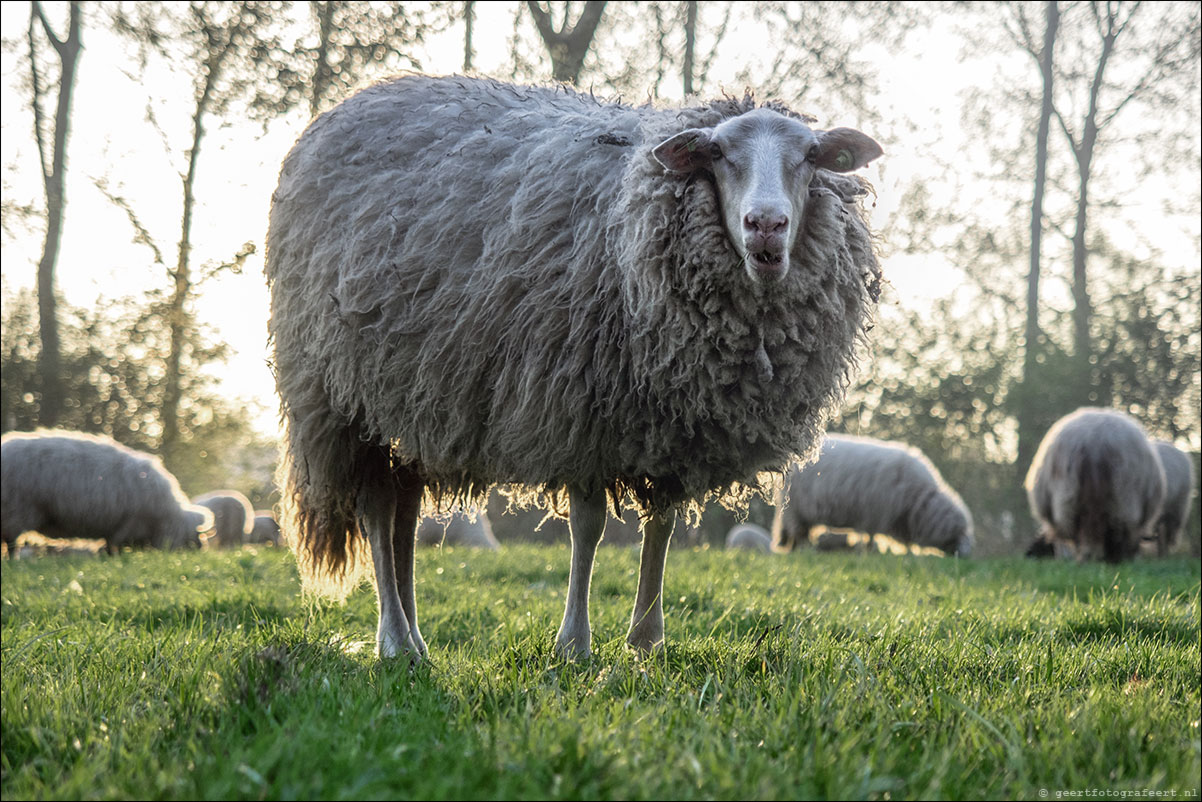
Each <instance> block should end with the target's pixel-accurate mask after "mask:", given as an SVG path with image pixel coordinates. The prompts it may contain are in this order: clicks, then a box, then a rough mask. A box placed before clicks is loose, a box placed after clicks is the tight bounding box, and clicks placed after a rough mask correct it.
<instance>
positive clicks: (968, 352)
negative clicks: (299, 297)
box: [0, 0, 1202, 548]
mask: <svg viewBox="0 0 1202 802" xmlns="http://www.w3.org/2000/svg"><path fill="white" fill-rule="evenodd" d="M504 5H505V8H506V12H507V19H508V25H507V26H506V27H504V28H498V27H497V26H495V25H492V26H489V27H487V28H485V27H481V25H480V24H479V19H480V13H481V8H480V4H478V3H474V2H432V3H399V2H385V3H367V2H312V3H291V2H233V3H231V2H188V3H101V2H96V3H87V2H64V3H39V2H33V3H30V4H29V5H28V6H27V7H26V9H25V10H26V13H25V14H24V15H23V16H22V19H21V21H22V23H26V24H24V25H23V27H21V28H18V27H17V26H16V25H14V24H10V22H11V19H13V18H14V17H13V16H12V15H13V13H14V12H12V11H11V10H9V11H8V13H9V15H10V16H9V17H8V18H6V24H5V31H4V47H5V54H6V61H5V65H6V76H5V79H6V83H5V92H6V93H15V94H19V95H20V101H21V102H22V104H23V105H22V106H21V108H22V111H23V114H24V116H23V117H22V118H21V119H19V120H18V119H14V118H13V117H9V118H8V119H6V121H5V126H6V129H5V130H6V134H5V136H6V137H8V136H20V137H23V138H26V139H27V140H28V146H27V148H26V150H25V152H27V153H30V154H36V168H35V169H34V173H35V174H36V175H37V176H38V178H39V179H40V183H39V185H38V187H37V188H36V189H30V190H25V189H24V186H26V185H24V184H21V183H20V182H19V181H18V180H17V179H16V176H17V174H18V173H19V172H22V171H23V172H24V173H25V174H28V173H29V165H28V163H26V164H24V165H18V164H5V165H4V173H5V178H4V196H3V231H4V245H5V252H6V253H5V258H4V264H3V272H4V304H3V353H2V355H0V357H2V369H3V383H2V388H0V405H2V410H0V425H2V427H3V429H4V430H5V431H7V430H10V429H32V428H35V427H38V426H60V427H65V428H73V429H81V430H85V431H97V432H104V433H107V434H109V435H111V436H113V437H115V438H116V439H118V440H120V441H122V442H126V443H128V444H130V445H133V446H136V447H139V448H144V449H148V450H151V451H155V452H157V453H159V454H161V455H162V456H163V458H164V460H165V461H166V463H167V465H168V466H169V467H170V468H171V469H172V470H173V471H174V472H176V473H177V475H178V476H179V477H180V479H181V482H182V483H183V484H184V486H185V488H191V489H192V490H194V491H195V490H199V489H202V488H204V487H205V486H211V485H212V483H213V482H217V483H219V484H223V485H230V484H233V485H235V486H240V487H241V489H243V490H244V491H246V492H249V493H250V494H251V495H252V498H254V499H255V500H257V501H267V500H269V496H270V493H271V486H270V470H271V468H270V465H271V462H272V460H273V458H274V449H275V444H274V441H273V439H272V438H271V437H270V436H269V435H266V434H263V433H261V432H259V431H257V430H256V429H255V427H254V426H253V424H252V421H251V419H250V416H249V414H248V413H247V411H246V410H245V409H243V408H241V407H240V406H238V405H237V404H234V403H231V402H230V401H229V400H228V399H226V398H223V397H222V396H221V395H220V393H219V392H218V389H217V387H216V385H215V383H214V381H213V379H212V376H213V371H214V369H216V370H218V371H219V370H220V366H221V365H222V364H223V360H225V359H226V357H227V354H228V345H227V344H225V343H222V342H219V341H218V340H217V338H216V336H215V335H214V332H213V331H212V330H211V329H210V327H208V326H207V324H206V320H205V319H204V315H203V311H202V310H203V303H202V301H203V296H204V292H205V286H206V282H207V281H209V280H211V279H212V278H213V277H214V276H220V275H223V274H227V273H230V272H238V271H243V270H244V269H246V271H247V272H248V273H251V272H255V273H257V271H258V269H259V265H260V264H261V254H260V253H258V251H259V250H260V249H261V236H257V235H255V234H253V233H252V234H250V235H247V239H246V240H245V241H244V242H242V243H235V244H233V245H222V246H221V247H222V248H225V250H224V251H221V250H220V249H219V248H215V246H213V245H212V244H211V243H206V242H203V241H198V240H197V230H198V229H197V224H196V221H197V217H198V215H203V214H204V213H205V208H206V206H205V205H206V204H216V203H220V202H221V201H222V199H221V198H220V197H218V196H217V193H216V192H215V191H214V190H213V189H212V188H211V185H208V184H206V183H205V182H204V180H203V179H204V177H205V171H206V169H207V164H208V163H209V161H210V158H211V157H210V151H209V150H207V149H206V146H208V145H209V144H210V142H211V134H212V132H213V131H215V130H218V129H221V128H223V127H228V126H234V125H236V126H242V128H241V129H240V130H245V131H246V132H247V135H246V142H245V147H247V148H254V147H257V146H258V143H259V139H258V136H257V135H258V134H260V133H262V132H265V131H267V130H269V129H270V128H271V127H272V126H277V125H281V124H289V125H292V126H294V127H295V130H296V131H297V132H298V133H299V131H300V130H301V129H302V128H303V126H304V124H305V122H307V120H308V119H310V118H311V117H312V116H314V115H316V114H320V113H321V112H322V111H324V110H326V109H328V108H330V107H331V106H333V105H334V104H336V103H337V102H338V101H339V100H340V99H342V98H344V97H346V96H347V95H348V94H349V93H350V92H352V91H354V89H355V88H357V87H360V86H363V85H364V84H366V83H369V82H371V81H373V80H376V79H379V78H381V77H384V76H387V75H390V74H394V73H396V72H398V71H400V70H435V71H444V72H447V71H475V70H481V69H487V70H488V72H489V74H492V75H493V76H494V77H497V78H503V79H512V80H518V81H548V80H556V81H563V82H566V83H570V84H574V85H576V86H577V87H580V88H582V89H586V90H588V91H592V92H594V93H595V94H597V95H598V96H604V97H617V96H620V97H622V98H624V99H626V100H627V102H644V101H652V102H656V101H664V102H667V101H668V100H670V99H678V98H680V97H682V96H685V95H690V94H696V95H699V96H702V97H706V96H713V95H716V94H719V93H721V92H723V91H726V92H730V91H732V88H734V87H738V91H742V88H743V87H744V86H747V87H754V88H755V91H756V93H757V95H759V96H762V97H775V98H780V99H782V100H784V101H785V102H786V103H789V104H790V105H792V106H793V107H794V108H798V109H800V110H805V111H808V112H817V111H818V110H821V112H822V117H823V120H838V121H840V122H841V123H844V124H851V125H856V126H858V127H861V128H862V129H863V130H866V131H871V132H872V133H873V135H874V136H875V137H876V138H877V139H878V140H879V141H881V143H882V144H883V145H884V147H885V150H886V154H887V155H888V154H893V153H905V154H908V155H910V156H911V157H912V158H914V159H916V160H917V161H918V162H919V163H920V164H922V165H923V169H922V171H921V172H919V173H918V174H917V175H916V176H914V177H913V178H912V179H909V180H907V182H906V184H905V185H904V186H902V187H900V188H899V189H898V190H897V196H898V197H897V199H896V203H895V204H894V205H893V206H892V207H891V210H890V211H889V213H888V215H887V216H886V219H881V217H877V218H875V219H874V226H875V227H876V229H877V230H878V232H879V233H880V236H881V250H882V254H883V256H884V258H885V260H886V261H885V264H886V268H887V270H888V266H889V264H890V263H891V261H893V260H901V259H904V260H905V262H906V263H907V264H909V265H915V264H918V265H921V264H923V263H929V264H931V265H932V276H939V277H940V278H938V279H932V286H931V287H930V288H929V298H926V299H924V300H923V301H921V302H917V301H913V300H908V301H904V302H903V301H902V300H900V299H899V297H898V294H897V293H896V292H894V291H893V289H892V288H891V287H886V290H885V295H884V296H883V299H882V305H881V309H880V313H879V316H878V320H877V322H876V326H875V328H874V330H873V332H872V342H871V348H870V351H869V352H868V353H866V354H865V357H864V359H863V363H862V370H861V372H860V374H859V375H858V376H857V377H856V378H855V381H854V383H853V386H852V389H851V392H850V393H849V398H848V404H847V406H846V408H845V410H844V412H843V414H842V416H841V417H840V419H838V420H837V421H835V423H834V426H835V428H838V429H841V430H846V431H850V432H855V433H860V434H868V435H873V436H879V437H884V438H888V439H897V440H902V441H905V442H908V443H911V444H913V445H916V446H918V447H919V448H921V449H923V450H924V451H925V452H926V453H927V454H928V455H929V456H930V457H931V458H932V460H933V461H934V462H935V463H936V464H937V465H938V466H939V467H940V468H941V470H943V472H944V474H945V476H947V477H949V479H951V480H952V482H953V484H955V485H957V487H958V489H960V490H961V493H962V494H963V495H964V496H965V499H966V501H967V502H968V503H969V505H970V506H972V507H973V509H974V512H976V513H977V515H978V518H979V519H980V520H981V524H980V525H979V526H980V528H982V529H984V530H986V531H992V532H994V533H997V534H999V536H1001V537H1003V538H1007V537H1009V538H1013V537H1016V536H1017V537H1020V538H1021V537H1022V536H1023V534H1022V533H1023V532H1025V531H1026V529H1025V528H1026V527H1028V523H1027V518H1026V512H1025V501H1024V499H1023V496H1022V492H1021V487H1020V483H1021V478H1022V476H1023V474H1024V473H1025V472H1026V469H1027V466H1028V465H1029V463H1030V460H1031V456H1032V455H1033V453H1034V451H1035V448H1036V447H1037V445H1038V443H1039V440H1040V438H1041V437H1042V436H1043V433H1044V432H1045V431H1046V430H1047V428H1048V426H1050V425H1051V423H1052V422H1053V421H1055V420H1056V419H1057V418H1059V417H1060V416H1062V415H1063V414H1065V413H1067V412H1069V411H1071V410H1073V409H1075V408H1077V407H1079V406H1084V405H1095V406H1107V407H1115V408H1119V409H1124V410H1127V411H1129V412H1130V413H1131V414H1133V415H1134V416H1135V417H1136V418H1138V419H1139V420H1140V421H1141V422H1143V423H1144V424H1145V426H1146V427H1147V428H1148V429H1149V430H1150V432H1151V433H1152V434H1153V435H1155V436H1159V437H1164V438H1168V439H1171V440H1174V441H1175V442H1177V444H1178V445H1179V446H1181V447H1184V448H1187V449H1188V450H1190V451H1191V452H1193V453H1195V456H1196V452H1197V451H1198V448H1199V443H1200V442H1202V420H1200V417H1202V415H1200V408H1202V379H1200V370H1202V364H1200V353H1202V320H1200V312H1199V310H1200V308H1202V278H1200V257H1199V254H1200V252H1202V244H1200V234H1199V212H1200V210H1202V191H1200V190H1199V186H1200V185H1202V182H1200V180H1199V172H1200V159H1202V153H1200V144H1199V135H1200V131H1199V129H1200V124H1199V120H1200V119H1202V115H1200V111H1199V83H1200V47H1202V46H1200V37H1202V34H1200V24H1199V15H1200V6H1199V4H1198V3H1195V2H1183V3H1172V2H1171V3H1149V2H1143V3H1141V2H1105V3H1103V2H1042V3H1040V2H1029V3H1028V2H1014V3H1010V2H1003V3H946V4H929V3H890V2H807V3H790V2H757V3H733V2H687V1H686V2H642V3H632V2H597V1H596V0H590V1H589V2H568V3H563V2H554V3H548V2H534V1H533V0H531V2H525V3H519V2H514V3H508V4H504ZM10 9H11V6H10ZM749 34H751V35H750V36H749ZM101 39H103V40H104V41H108V42H118V43H120V48H119V50H120V52H123V53H125V54H126V55H125V56H124V58H126V59H127V64H126V67H125V69H126V73H127V74H128V76H129V79H130V80H131V81H132V82H135V83H137V82H138V81H139V76H144V75H148V74H170V75H171V76H173V79H174V80H175V89H174V97H175V100H174V101H173V102H175V103H177V104H182V105H186V106H187V108H188V114H187V125H185V126H176V127H175V128H172V129H171V130H168V126H167V125H166V124H165V123H164V122H163V121H162V120H161V119H160V118H159V116H157V114H156V109H161V108H162V103H163V98H161V97H156V96H154V94H153V92H154V91H156V90H155V89H154V88H153V87H158V86H160V85H161V84H159V83H152V82H147V83H146V86H147V90H146V91H147V102H146V109H147V113H146V115H145V117H144V118H143V119H140V120H131V121H130V123H129V124H130V125H131V126H136V127H140V128H149V129H150V130H152V131H154V132H155V133H156V135H158V137H159V139H160V140H161V141H162V147H163V148H164V151H165V152H166V153H167V154H168V156H169V158H170V159H171V163H172V164H173V165H174V167H175V171H174V172H169V173H166V174H164V176H163V179H162V183H161V186H160V187H159V188H158V193H157V194H154V195H148V194H146V193H145V192H143V193H141V194H138V193H135V192H133V191H132V190H131V189H130V188H129V187H127V186H125V185H124V184H123V182H122V180H121V176H120V175H119V174H118V173H115V172H112V173H102V174H100V175H99V177H98V175H97V173H96V171H91V172H90V174H89V175H87V176H85V175H83V174H82V173H80V172H77V171H75V170H74V169H73V167H74V165H73V164H72V162H71V159H70V158H69V157H70V154H71V152H72V146H73V143H75V142H76V141H78V139H79V137H80V136H86V132H87V131H88V130H89V127H90V126H91V124H92V122H93V121H90V120H88V119H81V118H79V117H77V116H76V113H75V111H74V109H75V108H76V107H77V106H78V105H79V104H78V103H75V102H74V101H75V100H77V98H76V97H75V93H76V91H77V90H78V87H79V83H80V82H79V75H80V71H81V70H86V69H88V61H89V59H92V58H102V57H105V56H104V55H103V54H104V53H109V52H113V51H112V50H111V49H100V48H97V49H96V51H97V55H93V52H92V48H91V47H90V46H89V45H88V44H87V43H89V42H92V41H100V40H101ZM930 46H936V47H939V48H954V49H956V50H957V52H958V53H959V54H960V57H961V60H962V62H963V63H964V64H966V65H974V66H973V72H972V74H973V75H979V76H980V79H979V80H978V81H977V82H976V83H975V84H973V85H971V86H969V87H968V90H967V91H964V92H958V93H955V94H952V93H950V92H947V90H945V89H944V88H942V87H939V86H932V87H909V91H912V92H913V96H915V97H924V96H931V95H938V94H939V93H941V92H947V95H948V96H947V97H946V98H945V100H946V102H947V103H950V104H956V106H957V108H958V111H959V113H958V114H957V115H956V116H955V117H954V120H955V126H954V128H953V129H951V130H949V129H947V128H946V127H933V126H931V125H930V120H928V119H924V118H923V116H922V114H921V110H920V109H915V108H910V107H908V106H907V103H908V102H910V101H909V100H907V98H903V97H899V96H898V94H897V92H896V89H895V90H894V92H893V94H892V95H890V94H889V93H888V92H887V91H886V85H887V83H888V82H887V80H886V78H887V76H888V75H889V74H890V72H891V71H892V70H893V69H894V63H895V62H894V59H900V58H907V57H915V54H918V53H920V52H921V51H922V49H923V48H924V47H930ZM448 47H453V50H454V54H453V55H454V59H453V60H452V61H451V62H450V63H449V64H448V65H447V66H445V67H444V68H441V69H435V68H434V67H433V66H432V65H433V64H434V60H435V57H436V56H437V58H438V59H439V61H438V63H440V64H445V63H447V61H448V58H449V57H448V56H447V49H448ZM486 49H488V50H489V52H494V53H495V52H502V53H504V54H505V55H504V59H503V63H502V65H501V66H500V67H497V66H496V64H489V65H487V66H482V65H481V63H480V54H481V53H482V52H484V51H485V50H486ZM435 51H437V52H435ZM732 65H733V66H732ZM966 69H967V67H966ZM282 156H283V153H282V152H281V153H279V154H278V158H282ZM885 161H886V163H887V159H886V160H885ZM886 169H887V168H886ZM83 182H89V184H88V186H89V190H90V191H91V190H95V191H99V192H101V193H103V195H104V197H105V198H107V200H108V202H109V203H111V204H112V205H113V207H114V208H116V209H119V210H120V211H121V213H122V216H123V218H124V220H126V221H127V223H128V228H129V236H130V238H131V239H132V240H133V241H134V242H135V243H137V244H138V246H139V248H138V250H137V251H136V253H139V254H140V255H141V259H142V261H141V263H139V264H131V265H129V267H128V269H129V270H130V271H142V272H143V273H145V275H146V276H147V277H149V278H148V281H147V285H148V286H149V287H150V289H149V290H148V291H147V292H146V293H145V294H144V295H138V296H133V297H122V298H113V299H106V300H103V301H101V302H100V303H98V304H96V305H94V306H90V307H80V306H77V305H73V304H71V303H69V302H67V301H66V300H64V298H63V296H62V293H61V288H60V287H59V286H58V284H57V281H56V276H57V272H56V271H57V269H58V267H59V252H60V249H61V243H62V242H63V238H64V235H65V232H69V231H70V230H71V227H72V226H73V225H76V224H78V222H77V221H76V220H73V219H72V213H71V212H72V207H71V206H70V205H69V204H68V203H67V202H66V200H67V198H68V197H69V196H70V195H71V194H72V193H73V192H75V191H78V190H77V189H76V188H77V187H80V186H82V185H83ZM206 187H208V189H206ZM206 191H207V192H208V193H209V195H208V196H206V195H205V194H204V193H205V192H206ZM163 206H169V207H170V208H172V209H176V210H178V216H177V221H178V223H177V225H176V226H175V228H174V230H170V231H167V230H163V229H162V228H161V227H159V228H155V227H154V226H152V225H150V224H149V223H148V222H147V220H148V211H149V210H150V209H151V207H158V208H161V207H163ZM265 220H266V209H264V219H263V221H262V224H261V225H259V226H258V227H257V229H255V228H254V227H252V228H251V229H250V230H251V231H252V232H254V231H255V230H257V231H260V232H261V231H262V230H263V229H265ZM1165 231H1169V232H1171V233H1172V236H1169V237H1166V236H1165V234H1164V232H1165ZM33 240H37V242H38V243H40V248H39V249H38V250H39V252H40V259H38V260H34V261H25V260H18V259H10V258H9V256H10V253H12V252H13V251H14V250H15V249H14V248H13V247H12V246H13V244H14V243H16V242H19V241H20V242H29V241H33ZM252 268H253V269H252ZM946 276H952V277H953V278H951V279H947V278H944V277H946ZM264 314H266V311H264ZM1195 530H1196V525H1195V526H1194V528H1193V529H1192V530H1191V531H1195ZM1016 532H1017V535H1016V534H1015V533H1016ZM1195 537H1196V536H1195ZM1195 543H1196V541H1195ZM1195 548H1196V546H1195Z"/></svg>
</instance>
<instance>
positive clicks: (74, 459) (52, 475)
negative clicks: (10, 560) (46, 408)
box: [0, 430, 213, 556]
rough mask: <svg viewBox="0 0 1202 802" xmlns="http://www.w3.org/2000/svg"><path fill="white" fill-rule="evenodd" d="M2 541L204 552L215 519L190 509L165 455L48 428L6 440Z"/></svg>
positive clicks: (0, 450)
mask: <svg viewBox="0 0 1202 802" xmlns="http://www.w3.org/2000/svg"><path fill="white" fill-rule="evenodd" d="M0 476H2V477H3V478H2V482H0V485H2V490H0V537H2V538H3V540H4V543H5V544H6V545H7V546H8V553H9V556H12V555H13V554H14V546H15V544H16V540H17V538H18V537H19V536H20V535H21V534H23V533H25V532H32V531H37V532H40V533H42V534H43V535H46V536H47V537H54V538H91V539H103V540H105V542H106V543H105V548H106V549H107V551H108V552H109V553H110V554H114V553H116V552H117V551H119V550H120V549H121V548H122V547H124V546H153V547H155V548H164V549H170V548H185V547H188V548H199V547H200V537H199V535H198V532H200V531H203V530H205V529H208V528H209V526H211V525H212V522H213V518H212V514H211V513H210V512H209V511H208V510H206V509H204V508H203V507H194V506H191V505H189V504H188V499H187V498H186V497H185V496H184V494H183V493H182V492H181V491H180V488H179V483H178V482H176V480H175V477H174V476H172V475H171V474H170V473H168V472H167V469H166V468H164V467H163V464H162V463H161V462H160V461H159V459H158V457H154V456H151V455H150V454H144V453H142V452H141V451H135V450H133V449H131V448H126V447H125V446H123V445H121V444H120V443H117V442H115V441H113V440H110V439H109V438H107V437H103V436H100V435H89V434H82V433H79V432H66V431H52V430H41V431H37V432H33V433H18V432H10V433H8V434H6V435H4V437H3V440H2V441H0Z"/></svg>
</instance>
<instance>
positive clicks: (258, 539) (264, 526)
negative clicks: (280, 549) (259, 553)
mask: <svg viewBox="0 0 1202 802" xmlns="http://www.w3.org/2000/svg"><path fill="white" fill-rule="evenodd" d="M246 542H247V543H255V544H268V545H271V546H279V545H281V544H282V543H283V539H282V537H281V536H280V525H279V524H278V523H276V520H275V516H274V515H272V514H271V512H270V511H268V510H255V523H254V527H253V528H252V529H251V530H250V535H249V536H248V537H247V541H246Z"/></svg>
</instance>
